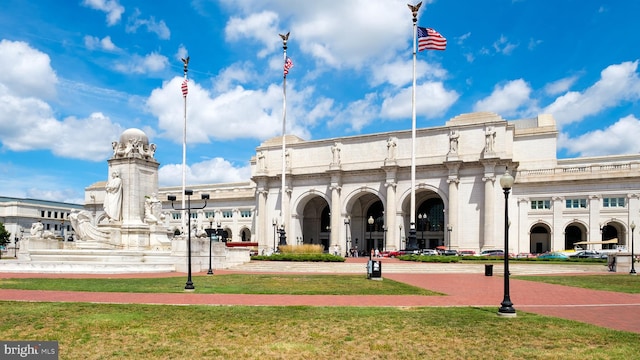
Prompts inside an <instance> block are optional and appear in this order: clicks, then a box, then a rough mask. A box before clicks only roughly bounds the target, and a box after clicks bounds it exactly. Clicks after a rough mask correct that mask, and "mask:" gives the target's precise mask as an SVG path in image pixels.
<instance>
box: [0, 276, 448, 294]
mask: <svg viewBox="0 0 640 360" xmlns="http://www.w3.org/2000/svg"><path fill="white" fill-rule="evenodd" d="M192 280H193V283H194V285H195V288H196V290H195V292H196V293H200V294H290V295H438V294H437V293H435V292H432V291H429V290H425V289H421V288H418V287H415V286H411V285H407V284H404V283H401V282H397V281H393V280H389V279H385V280H384V281H371V280H367V278H366V277H365V276H363V275H282V274H278V275H272V274H256V275H251V274H229V275H214V276H194V277H192ZM185 282H186V277H175V276H172V277H164V278H112V279H103V278H99V279H67V278H53V279H52V278H46V279H45V278H26V279H20V278H9V279H0V288H3V289H23V290H66V291H97V292H138V293H179V292H184V285H185Z"/></svg>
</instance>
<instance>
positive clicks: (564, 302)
mask: <svg viewBox="0 0 640 360" xmlns="http://www.w3.org/2000/svg"><path fill="white" fill-rule="evenodd" d="M366 261H367V259H366V258H358V259H353V258H352V259H348V261H346V262H345V263H321V264H318V263H313V264H312V263H290V262H258V261H252V262H251V263H248V264H245V265H241V266H237V267H234V268H232V269H228V270H216V271H215V274H216V275H222V274H234V273H323V274H327V273H334V274H343V273H362V274H363V277H364V276H366V270H365V264H366ZM460 265H463V266H460ZM314 267H315V271H314V270H312V269H313V268H314ZM510 270H511V273H512V274H513V275H524V274H576V275H581V274H582V275H583V274H607V271H606V267H605V266H604V265H556V264H547V265H544V264H542V265H541V264H517V263H516V264H512V265H511V266H510ZM382 272H383V279H392V280H395V281H400V282H403V283H407V284H411V285H414V286H418V287H421V288H425V289H429V290H432V291H436V292H439V293H442V294H445V295H444V296H418V295H398V296H395V295H362V296H360V295H242V294H197V293H178V294H155V293H154V294H146V293H95V292H76V291H30V290H9V289H0V299H2V300H14V301H55V302H94V303H140V304H175V305H196V304H197V305H253V306H288V305H301V306H383V307H384V306H390V307H413V306H482V307H485V306H490V307H491V306H493V307H495V308H496V310H497V309H498V307H499V306H500V302H501V301H502V295H503V286H504V278H503V277H502V276H500V275H501V274H502V267H501V266H498V265H497V264H496V265H494V271H493V276H485V274H484V264H481V263H479V264H471V265H468V264H418V263H408V262H401V261H399V260H396V259H383V260H382ZM184 275H185V274H183V273H157V274H117V275H114V274H90V275H82V274H32V273H31V274H19V273H11V274H9V273H4V274H0V276H2V277H3V278H9V277H14V278H15V277H51V278H55V277H96V278H99V277H103V278H104V277H111V278H113V277H143V276H144V277H149V276H157V277H160V276H177V277H180V276H184ZM196 275H204V274H196ZM216 275H214V276H216ZM383 281H384V280H383ZM195 285H196V287H197V285H198V284H197V282H196V284H195ZM510 289H511V290H510V293H511V300H512V301H513V303H514V307H515V308H516V310H517V311H521V312H530V313H535V314H540V315H548V316H554V317H559V318H564V319H571V320H576V321H581V322H585V323H590V324H594V325H598V326H602V327H606V328H611V329H616V330H624V331H631V332H636V333H640V316H638V315H640V294H625V293H617V292H610V291H599V290H588V289H580V288H574V287H567V286H560V285H552V284H544V283H539V282H532V281H525V280H516V279H511V282H510Z"/></svg>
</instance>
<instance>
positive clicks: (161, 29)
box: [126, 9, 171, 40]
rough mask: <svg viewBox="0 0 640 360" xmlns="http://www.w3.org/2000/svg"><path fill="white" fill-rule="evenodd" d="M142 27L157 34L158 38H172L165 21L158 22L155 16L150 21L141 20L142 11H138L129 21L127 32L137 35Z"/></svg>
mask: <svg viewBox="0 0 640 360" xmlns="http://www.w3.org/2000/svg"><path fill="white" fill-rule="evenodd" d="M140 27H144V28H146V29H147V31H148V32H150V33H154V34H156V35H157V36H158V38H160V39H163V40H167V39H169V38H170V37H171V31H170V30H169V27H168V26H167V24H166V23H165V22H164V20H160V21H159V22H158V21H156V19H155V17H153V16H150V17H149V18H148V19H141V18H140V10H138V9H136V10H135V11H134V13H133V14H132V15H131V16H130V17H129V19H128V21H127V27H126V31H127V32H129V33H135V32H136V31H138V28H140Z"/></svg>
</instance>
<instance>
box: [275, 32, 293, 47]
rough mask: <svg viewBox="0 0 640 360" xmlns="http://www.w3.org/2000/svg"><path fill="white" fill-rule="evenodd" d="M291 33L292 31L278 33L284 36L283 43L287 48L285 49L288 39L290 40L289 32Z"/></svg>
mask: <svg viewBox="0 0 640 360" xmlns="http://www.w3.org/2000/svg"><path fill="white" fill-rule="evenodd" d="M290 33H291V31H289V32H288V33H286V34H284V35H282V34H278V35H280V37H281V38H282V44H283V46H284V48H285V50H286V49H287V41H288V40H289V34H290Z"/></svg>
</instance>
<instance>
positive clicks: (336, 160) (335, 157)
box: [331, 142, 341, 165]
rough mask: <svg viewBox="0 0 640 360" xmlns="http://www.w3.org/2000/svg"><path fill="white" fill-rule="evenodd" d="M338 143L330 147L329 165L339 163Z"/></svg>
mask: <svg viewBox="0 0 640 360" xmlns="http://www.w3.org/2000/svg"><path fill="white" fill-rule="evenodd" d="M340 150H341V149H340V143H338V142H336V143H334V144H333V146H332V147H331V154H332V155H333V160H332V161H331V165H340Z"/></svg>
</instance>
